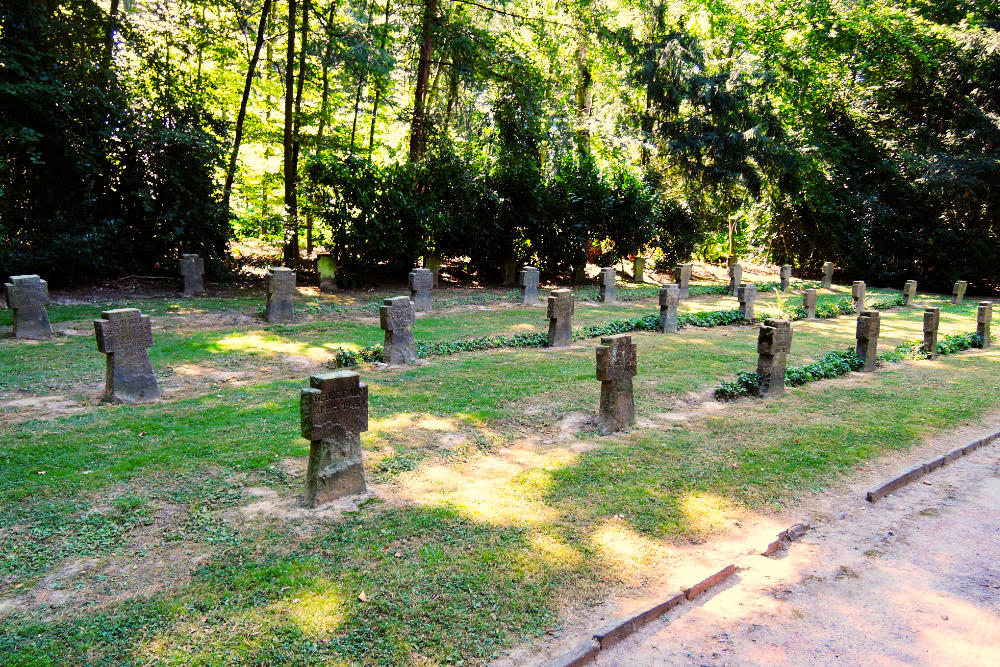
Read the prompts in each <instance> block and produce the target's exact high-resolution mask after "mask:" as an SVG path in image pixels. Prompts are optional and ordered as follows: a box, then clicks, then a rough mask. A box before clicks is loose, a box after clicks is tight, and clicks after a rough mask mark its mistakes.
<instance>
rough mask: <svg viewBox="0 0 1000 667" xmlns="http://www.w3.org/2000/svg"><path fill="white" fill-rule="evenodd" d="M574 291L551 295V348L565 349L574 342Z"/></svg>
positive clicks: (549, 312)
mask: <svg viewBox="0 0 1000 667" xmlns="http://www.w3.org/2000/svg"><path fill="white" fill-rule="evenodd" d="M573 308H574V304H573V290H570V289H557V290H552V292H550V293H549V301H548V310H547V313H548V317H549V347H565V346H567V345H569V344H570V343H572V342H573Z"/></svg>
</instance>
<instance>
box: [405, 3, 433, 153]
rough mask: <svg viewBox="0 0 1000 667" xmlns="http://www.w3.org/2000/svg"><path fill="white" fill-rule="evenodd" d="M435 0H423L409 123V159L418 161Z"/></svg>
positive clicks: (424, 143)
mask: <svg viewBox="0 0 1000 667" xmlns="http://www.w3.org/2000/svg"><path fill="white" fill-rule="evenodd" d="M436 14H437V0H424V16H423V21H422V25H421V28H420V32H421V41H420V59H419V60H418V61H417V84H416V88H415V90H414V93H413V120H412V122H411V123H410V160H411V161H412V162H419V161H420V160H421V159H422V158H423V156H424V149H425V148H426V147H427V127H426V123H427V118H426V114H427V112H426V109H425V108H424V99H425V98H426V97H427V84H428V83H429V79H430V74H431V51H432V50H433V47H434V44H433V41H434V35H433V33H434V20H435V15H436Z"/></svg>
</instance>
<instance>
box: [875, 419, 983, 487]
mask: <svg viewBox="0 0 1000 667" xmlns="http://www.w3.org/2000/svg"><path fill="white" fill-rule="evenodd" d="M997 438H1000V431H997V432H996V433H993V434H991V435H988V436H986V437H985V438H980V439H979V440H976V441H974V442H970V443H969V444H967V445H965V446H964V447H959V448H958V449H956V450H954V451H952V452H950V453H948V454H942V455H941V456H939V457H937V458H935V459H932V460H930V461H928V462H927V463H921V464H920V465H917V466H914V467H912V468H910V469H909V470H907V471H906V472H904V473H902V474H901V475H899V476H898V477H896V478H894V479H891V480H889V481H888V482H886V483H885V484H883V485H882V486H880V487H878V488H877V489H872V490H871V491H869V492H868V493H867V494H866V495H865V498H866V499H867V500H868V502H870V503H873V502H875V501H876V500H881V499H882V498H885V497H886V496H888V495H889V494H891V493H893V492H895V491H898V490H899V489H901V488H903V487H904V486H906V485H907V484H909V483H910V482H914V481H916V480H918V479H920V478H921V477H923V476H924V475H926V474H927V473H930V472H934V471H935V470H937V469H938V468H941V467H942V466H944V465H947V464H948V463H951V462H952V461H955V460H957V459H960V458H962V457H963V456H968V455H969V454H971V453H972V452H974V451H976V450H977V449H979V448H980V447H983V446H985V445H988V444H990V443H991V442H993V441H994V440H996V439H997Z"/></svg>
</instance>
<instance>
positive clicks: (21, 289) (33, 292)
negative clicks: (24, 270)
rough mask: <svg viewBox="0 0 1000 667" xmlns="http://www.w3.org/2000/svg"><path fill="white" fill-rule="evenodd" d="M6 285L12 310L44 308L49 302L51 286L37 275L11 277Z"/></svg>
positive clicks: (8, 303) (8, 302)
mask: <svg viewBox="0 0 1000 667" xmlns="http://www.w3.org/2000/svg"><path fill="white" fill-rule="evenodd" d="M10 279H11V282H9V283H4V287H5V288H6V293H7V296H6V298H7V305H8V306H9V307H10V308H27V307H29V306H44V305H45V304H47V303H48V302H49V284H48V283H47V282H45V281H44V280H42V279H41V278H40V277H39V276H37V275H25V276H11V277H10Z"/></svg>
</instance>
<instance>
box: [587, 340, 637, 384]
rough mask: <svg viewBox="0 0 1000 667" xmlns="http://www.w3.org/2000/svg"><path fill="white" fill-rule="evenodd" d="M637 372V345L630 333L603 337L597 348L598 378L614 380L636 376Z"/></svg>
mask: <svg viewBox="0 0 1000 667" xmlns="http://www.w3.org/2000/svg"><path fill="white" fill-rule="evenodd" d="M636 372H637V365H636V346H635V343H633V342H632V337H631V336H630V335H628V334H618V335H616V336H609V337H607V338H602V339H601V346H600V347H598V348H597V379H598V380H600V381H601V382H613V381H615V380H619V379H624V378H625V377H634V376H635V374H636Z"/></svg>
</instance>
